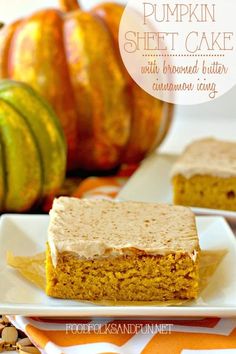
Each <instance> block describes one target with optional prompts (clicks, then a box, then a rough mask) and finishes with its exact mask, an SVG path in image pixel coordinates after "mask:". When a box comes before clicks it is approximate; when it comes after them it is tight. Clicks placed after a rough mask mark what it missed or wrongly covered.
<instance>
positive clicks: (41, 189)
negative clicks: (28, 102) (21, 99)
mask: <svg viewBox="0 0 236 354" xmlns="http://www.w3.org/2000/svg"><path fill="white" fill-rule="evenodd" d="M1 92H2V91H1V89H0V94H1ZM0 99H1V100H2V101H4V102H5V103H6V104H7V105H8V106H9V107H11V108H12V110H14V111H15V112H16V113H17V114H18V115H20V116H21V118H22V119H23V120H24V123H25V125H26V126H27V128H28V130H29V133H30V135H31V138H32V140H33V142H34V144H35V147H36V150H37V155H38V158H39V164H40V167H41V168H40V171H41V178H40V180H41V183H40V192H39V195H42V194H43V184H44V181H45V176H44V173H45V171H44V165H43V157H42V154H41V150H40V148H39V143H38V140H37V137H36V136H35V134H34V132H33V130H32V128H31V126H30V124H29V122H28V121H27V118H26V117H25V115H24V113H22V112H21V111H20V110H18V109H17V108H16V107H15V106H14V105H13V104H11V102H9V101H7V100H6V99H4V97H1V96H0ZM38 200H39V201H40V198H38Z"/></svg>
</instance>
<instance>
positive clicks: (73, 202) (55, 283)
mask: <svg viewBox="0 0 236 354" xmlns="http://www.w3.org/2000/svg"><path fill="white" fill-rule="evenodd" d="M199 251H200V249H199V243H198V236H197V231H196V225H195V218H194V215H193V213H192V212H191V211H190V209H188V208H185V207H181V206H171V205H165V204H164V205H161V204H154V203H141V202H140V203H139V202H116V201H108V200H80V199H75V198H67V197H61V198H59V199H55V201H54V203H53V208H52V210H51V212H50V225H49V231H48V250H47V260H46V278H47V288H46V292H47V294H48V295H49V296H53V297H57V298H65V299H80V300H92V301H96V300H115V301H155V300H156V301H165V300H173V299H192V298H196V297H197V295H198V282H199V269H198V268H199V267H198V263H199Z"/></svg>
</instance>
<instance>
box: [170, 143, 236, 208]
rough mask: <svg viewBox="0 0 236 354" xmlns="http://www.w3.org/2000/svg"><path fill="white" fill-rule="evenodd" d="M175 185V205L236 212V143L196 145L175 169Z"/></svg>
mask: <svg viewBox="0 0 236 354" xmlns="http://www.w3.org/2000/svg"><path fill="white" fill-rule="evenodd" d="M172 184H173V195H174V203H175V204H179V205H188V206H195V207H202V208H211V209H223V210H236V143H235V142H227V141H221V140H217V139H213V138H206V139H201V140H197V141H194V142H193V143H191V144H190V145H189V146H188V147H187V148H186V149H185V151H184V152H183V154H182V155H181V156H180V157H179V159H178V160H177V162H176V163H175V165H174V166H173V170H172Z"/></svg>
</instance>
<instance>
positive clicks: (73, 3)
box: [59, 0, 80, 12]
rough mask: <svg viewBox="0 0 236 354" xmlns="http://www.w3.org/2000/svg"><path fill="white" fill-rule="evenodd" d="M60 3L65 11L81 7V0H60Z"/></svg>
mask: <svg viewBox="0 0 236 354" xmlns="http://www.w3.org/2000/svg"><path fill="white" fill-rule="evenodd" d="M59 4H60V8H61V9H62V10H63V11H64V12H70V11H74V10H78V9H80V5H79V0H59Z"/></svg>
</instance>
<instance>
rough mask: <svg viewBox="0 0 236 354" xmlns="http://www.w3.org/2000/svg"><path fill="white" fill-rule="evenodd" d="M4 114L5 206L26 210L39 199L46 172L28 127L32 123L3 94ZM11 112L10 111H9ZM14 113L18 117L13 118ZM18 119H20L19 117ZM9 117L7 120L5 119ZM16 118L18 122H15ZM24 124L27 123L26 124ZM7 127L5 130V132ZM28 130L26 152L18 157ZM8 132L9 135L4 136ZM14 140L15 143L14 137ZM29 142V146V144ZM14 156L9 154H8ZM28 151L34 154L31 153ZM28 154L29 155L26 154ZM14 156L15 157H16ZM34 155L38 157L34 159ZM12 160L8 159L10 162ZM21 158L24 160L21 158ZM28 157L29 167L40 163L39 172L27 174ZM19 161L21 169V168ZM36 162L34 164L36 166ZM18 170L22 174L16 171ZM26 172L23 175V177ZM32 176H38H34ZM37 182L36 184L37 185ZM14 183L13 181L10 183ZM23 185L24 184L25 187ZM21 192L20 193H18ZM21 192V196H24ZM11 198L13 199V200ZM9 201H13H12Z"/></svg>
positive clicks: (0, 125)
mask: <svg viewBox="0 0 236 354" xmlns="http://www.w3.org/2000/svg"><path fill="white" fill-rule="evenodd" d="M0 104H1V105H0V118H2V119H1V120H2V122H0V135H1V141H2V146H3V154H4V161H5V178H6V191H7V192H6V193H5V203H4V209H5V210H9V211H16V210H17V211H23V210H26V209H28V208H29V207H32V206H33V204H34V203H35V202H36V200H38V198H39V195H40V188H41V184H42V175H41V169H40V164H39V161H38V160H37V158H38V157H39V154H38V150H37V147H36V145H35V142H34V139H33V137H32V135H31V134H30V132H29V130H28V126H27V125H25V120H24V119H23V117H22V116H21V115H20V114H19V113H18V112H17V111H16V110H15V109H14V107H12V106H11V105H10V104H9V103H8V102H6V101H4V100H3V99H1V98H0ZM6 113H7V114H6ZM13 117H14V119H13ZM16 118H17V119H18V121H17V119H16ZM4 121H5V122H4ZM12 122H14V123H13V124H12ZM19 123H21V127H20V129H16V127H17V124H19ZM22 123H23V124H24V125H23V124H22ZM4 130H5V132H4ZM27 134H28V138H29V139H28V141H27V140H25V141H24V144H26V146H24V149H25V150H22V151H24V154H25V156H19V157H18V158H17V159H16V156H17V153H18V150H17V149H18V148H19V145H17V143H22V141H23V140H22V139H25V138H26V136H27ZM4 136H5V137H4ZM13 139H16V140H17V141H16V140H14V144H12V143H11V141H13ZM27 144H28V146H27ZM9 153H10V154H11V155H12V156H7V155H8V154H9ZM27 154H31V155H29V156H27ZM26 156H27V158H28V159H27V158H26ZM13 158H14V160H13ZM32 158H36V159H35V160H31V159H32ZM7 161H8V162H7ZM19 161H20V162H19ZM26 161H27V163H28V167H29V166H30V167H31V168H32V165H30V163H31V164H32V162H34V163H36V165H35V166H37V171H36V172H37V173H35V169H31V170H30V171H31V176H30V175H29V174H27V172H26V171H27V169H26V170H24V168H27V166H26ZM17 165H18V168H20V169H18V170H17ZM35 166H34V167H35ZM15 171H17V172H18V174H16V173H15ZM21 176H23V177H21ZM31 177H33V178H34V180H33V181H32V180H31ZM27 181H28V182H30V183H31V186H29V184H27ZM33 182H34V188H33ZM10 183H11V185H10ZM13 187H14V188H13ZM22 188H24V189H23V190H22ZM26 190H27V198H26V200H24V199H23V200H22V196H23V195H24V192H26ZM18 192H19V195H17V194H18ZM20 193H21V196H20ZM9 200H10V201H9ZM8 204H9V205H8Z"/></svg>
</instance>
